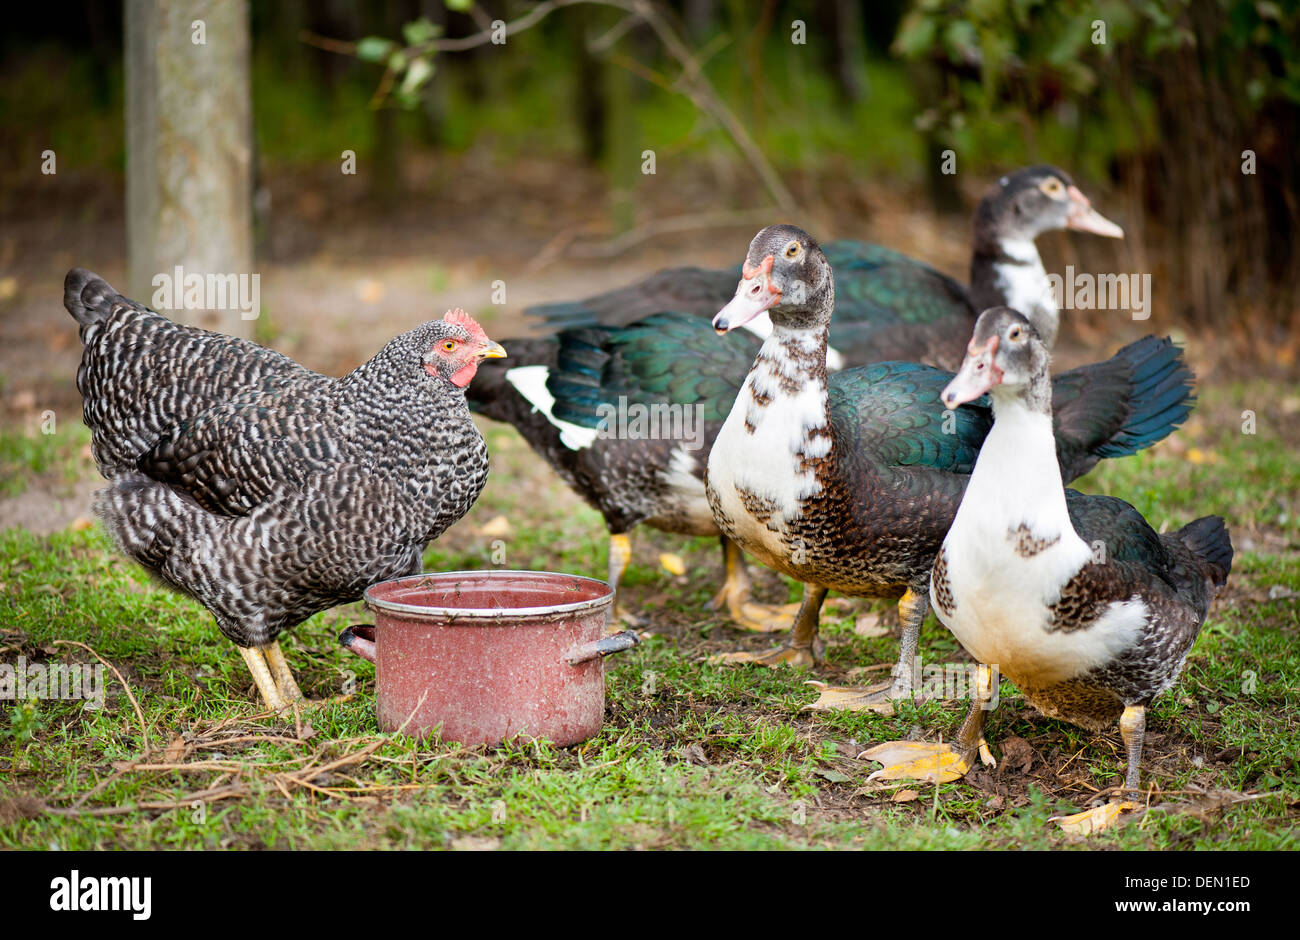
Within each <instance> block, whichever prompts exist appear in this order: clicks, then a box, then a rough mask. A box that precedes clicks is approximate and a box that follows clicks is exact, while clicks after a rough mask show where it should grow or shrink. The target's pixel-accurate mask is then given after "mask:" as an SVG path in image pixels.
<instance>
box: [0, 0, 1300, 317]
mask: <svg viewBox="0 0 1300 940" xmlns="http://www.w3.org/2000/svg"><path fill="white" fill-rule="evenodd" d="M534 6H535V5H534V4H531V3H524V2H516V0H485V2H481V3H478V4H472V3H471V2H470V0H377V2H371V3H364V4H361V3H351V2H345V0H324V2H308V0H276V2H272V0H254V2H253V3H252V5H251V14H252V34H253V69H252V74H253V104H254V120H255V139H256V145H257V148H258V161H257V163H258V169H259V173H260V174H262V175H269V174H274V173H296V172H299V171H302V170H306V169H308V168H311V167H323V166H331V167H335V168H336V167H337V165H338V161H339V158H340V151H341V150H342V149H343V147H344V146H346V148H348V149H351V150H354V151H356V153H357V155H358V157H359V158H361V159H364V160H367V161H371V162H372V163H373V165H375V166H376V167H378V171H377V172H375V173H374V174H373V176H372V178H373V181H374V182H373V188H372V190H371V191H370V193H369V196H370V198H372V199H373V201H374V205H375V207H376V208H377V209H378V210H379V211H382V210H383V209H384V208H385V207H388V206H393V205H395V204H397V203H399V202H400V201H401V199H402V198H403V195H404V194H403V186H404V185H405V184H404V176H403V174H402V172H401V166H402V165H403V161H404V160H407V159H409V158H411V157H412V155H424V156H431V157H433V158H435V159H436V158H437V157H438V155H440V154H442V155H447V154H460V155H462V156H463V155H467V154H472V155H473V156H474V158H475V159H483V160H487V161H490V162H491V164H492V165H493V166H495V167H497V168H499V172H500V174H501V185H502V186H504V187H508V186H509V185H510V173H511V167H512V161H515V160H518V159H520V158H523V157H528V158H536V157H544V158H547V159H551V160H555V161H557V162H559V163H561V164H564V163H569V164H572V165H573V166H574V167H575V168H578V169H580V170H583V171H587V170H590V171H594V172H596V173H599V174H601V175H602V176H603V178H604V179H605V181H606V184H607V186H608V206H607V208H608V213H609V216H610V218H611V224H612V228H613V231H620V230H624V229H626V228H628V227H629V226H631V225H633V224H635V214H634V213H633V212H631V211H629V210H628V204H629V202H635V201H636V199H637V191H638V188H639V187H640V186H642V185H643V182H642V180H641V179H640V176H641V174H640V164H641V161H642V146H641V142H643V141H653V142H654V144H653V146H654V149H655V150H656V154H657V158H658V160H659V162H660V165H661V166H662V165H663V163H664V161H665V160H667V159H670V158H671V159H673V160H675V161H677V162H678V165H680V163H681V162H682V161H693V162H695V163H697V164H699V165H700V166H701V167H706V168H709V171H710V172H713V173H715V174H722V175H725V176H728V177H729V178H735V179H738V180H739V181H740V183H741V185H740V187H739V191H740V192H741V194H742V196H741V197H740V198H741V199H742V200H747V205H741V206H736V205H730V204H729V205H726V206H719V207H718V208H755V207H761V206H764V205H771V204H772V202H771V199H772V193H771V192H770V191H768V192H765V191H764V187H763V186H762V184H761V179H760V178H759V177H757V176H755V175H754V173H753V166H752V161H750V162H747V161H746V160H745V159H744V157H743V156H742V154H741V153H740V151H738V150H737V148H736V147H735V146H734V141H733V136H732V135H729V134H728V133H727V132H726V131H725V130H724V129H723V127H722V126H720V125H719V123H718V122H717V121H715V120H712V119H711V118H709V117H708V116H707V115H706V114H704V113H702V111H701V109H700V108H699V107H698V106H697V103H696V102H693V101H692V100H691V99H690V98H689V97H687V96H684V95H683V94H680V93H679V91H678V89H679V87H680V86H679V85H678V84H677V79H678V77H679V76H680V74H681V72H682V67H681V64H680V62H679V61H678V60H676V59H674V57H673V56H672V55H671V54H670V51H669V50H666V49H665V47H664V44H663V42H662V41H661V37H659V36H657V35H656V33H655V32H654V31H653V30H651V29H649V28H648V27H647V26H646V25H645V24H644V23H643V22H631V23H626V22H624V20H625V13H624V11H623V10H620V9H616V8H613V7H610V6H607V5H604V4H601V3H590V4H588V3H584V4H579V5H575V6H569V7H565V8H562V9H558V10H556V11H554V12H553V13H552V14H551V15H549V16H546V17H545V18H543V19H541V20H540V21H539V22H538V23H537V24H536V25H535V26H533V27H532V28H529V29H527V30H525V31H522V32H519V33H518V34H516V35H512V36H511V38H510V39H509V47H510V50H511V53H512V54H510V55H501V54H500V47H497V46H493V45H484V46H479V47H477V48H473V49H469V50H466V51H457V52H441V51H440V52H432V51H430V44H431V43H435V42H437V41H439V40H444V39H450V38H456V37H466V36H470V35H473V34H475V33H478V32H480V31H481V30H482V29H483V28H484V27H485V26H486V25H487V24H488V23H489V22H490V21H491V20H494V19H498V18H500V19H503V20H507V21H509V20H513V19H516V18H518V17H520V16H524V15H527V14H528V13H529V11H530V10H531V9H533V8H534ZM656 8H657V9H659V10H661V11H662V12H663V16H664V18H665V20H666V21H667V22H669V23H670V24H671V25H672V28H673V29H674V31H675V32H676V33H677V34H678V35H680V36H681V37H682V39H683V40H684V42H685V43H686V44H687V45H688V46H689V48H690V49H691V50H692V52H693V54H694V56H695V61H697V62H698V63H699V64H700V66H701V68H702V69H703V74H704V76H705V77H706V78H707V79H708V81H709V82H710V83H711V86H712V88H713V90H715V91H716V93H717V96H718V99H719V100H720V101H721V102H722V103H723V104H724V106H725V107H726V108H727V109H729V110H730V112H731V113H733V114H734V115H735V116H736V117H737V118H738V120H739V122H740V123H741V124H742V125H743V127H744V128H745V129H746V130H747V131H748V133H749V134H750V135H751V136H752V138H753V139H754V141H755V142H756V143H757V145H758V148H759V149H760V150H761V152H762V154H763V155H764V156H765V158H766V160H767V161H769V162H770V164H771V165H772V166H773V167H775V169H776V171H777V173H778V174H779V175H780V178H781V180H782V182H783V183H784V184H785V185H787V186H788V187H789V189H790V191H791V192H792V193H794V194H795V196H796V197H797V198H799V199H801V200H803V199H804V198H805V197H807V198H811V196H809V194H810V192H811V191H812V190H815V189H816V187H817V186H818V185H819V181H821V180H825V179H829V178H838V179H859V180H872V181H877V182H883V183H886V184H890V185H899V186H910V187H915V188H916V189H917V191H918V192H925V193H928V196H929V199H930V200H931V201H932V203H933V206H934V208H935V210H936V211H940V212H954V211H961V212H967V211H969V200H970V194H969V192H965V191H963V190H961V189H959V188H958V183H959V181H960V180H961V179H963V178H964V175H965V174H974V175H976V176H982V177H989V176H992V175H996V174H997V173H1000V172H1003V171H1005V170H1007V169H1009V168H1013V167H1016V166H1019V165H1024V164H1028V163H1034V162H1052V163H1057V164H1059V165H1061V166H1063V167H1066V168H1068V169H1069V170H1070V171H1071V172H1072V173H1073V174H1074V175H1075V176H1076V177H1077V178H1079V179H1080V180H1086V181H1087V182H1088V185H1089V187H1090V190H1089V191H1094V192H1095V191H1096V190H1097V189H1100V190H1101V191H1103V192H1105V193H1106V202H1105V204H1106V206H1107V208H1108V214H1111V212H1110V210H1111V209H1112V208H1113V207H1115V206H1116V205H1117V204H1118V205H1119V206H1121V207H1122V208H1121V209H1120V210H1118V211H1116V212H1115V213H1113V214H1116V215H1118V216H1120V217H1121V218H1122V220H1123V221H1124V223H1125V227H1126V230H1127V231H1128V233H1129V246H1131V249H1132V252H1133V254H1132V259H1133V264H1134V265H1135V266H1136V267H1135V269H1136V270H1153V271H1155V272H1156V276H1157V277H1161V278H1163V280H1162V283H1163V284H1165V285H1168V286H1169V289H1168V290H1166V291H1164V292H1163V294H1164V299H1165V303H1166V304H1167V305H1168V309H1169V312H1170V313H1171V314H1172V315H1175V316H1180V317H1186V318H1189V319H1191V320H1193V321H1197V320H1199V321H1202V322H1210V321H1223V320H1225V319H1227V318H1228V317H1229V316H1233V317H1236V316H1239V315H1241V314H1242V312H1243V311H1245V312H1250V313H1254V314H1256V315H1261V314H1262V315H1263V317H1262V319H1264V320H1268V321H1271V322H1273V323H1275V324H1276V323H1289V322H1291V321H1292V320H1293V319H1294V318H1295V316H1296V312H1297V311H1296V306H1297V304H1296V295H1297V287H1298V286H1300V274H1298V272H1300V239H1298V238H1297V235H1300V161H1297V159H1296V141H1297V130H1298V128H1297V121H1298V115H1300V6H1298V5H1297V4H1295V3H1282V2H1268V0H1136V2H1121V0H1101V2H1095V3H1089V2H1084V0H965V2H963V0H882V2H864V3H860V4H859V3H855V2H852V0H781V2H777V0H765V2H748V0H665V2H659V3H658V4H657V7H656ZM7 16H8V20H9V22H8V23H7V26H6V31H5V35H4V38H3V40H2V43H3V45H2V46H0V49H2V50H3V62H2V65H0V76H2V78H3V81H0V113H3V114H4V118H3V121H4V124H5V128H6V130H5V136H6V140H7V145H6V147H4V148H3V152H2V153H0V179H2V180H3V183H4V189H5V195H4V196H3V198H2V199H0V213H6V214H9V213H15V212H23V211H33V206H32V205H31V204H29V203H28V202H26V201H24V200H23V198H22V197H21V196H20V195H18V194H17V192H16V190H17V188H18V185H19V183H20V182H21V180H22V179H23V178H24V177H26V176H30V171H31V160H30V159H29V158H30V156H31V154H32V153H34V152H35V153H39V152H40V151H42V150H44V149H45V148H47V147H49V148H52V149H55V150H56V151H57V152H58V153H59V159H60V161H62V166H63V167H69V166H71V167H75V168H77V171H78V172H92V171H99V172H102V173H107V174H117V175H119V176H120V174H121V173H122V170H123V165H124V147H123V139H122V136H123V127H122V124H123V122H122V52H121V49H122V35H121V31H122V11H121V7H120V5H119V4H114V3H98V2H94V0H86V2H84V3H69V4H62V3H47V4H41V5H22V6H19V7H15V8H12V9H11V10H10V11H8V14H7ZM796 21H801V22H802V23H803V24H804V36H803V38H804V39H805V43H804V44H798V43H796V42H795V41H793V37H794V36H795V24H796ZM1098 24H1100V25H1101V27H1102V29H1103V30H1104V35H1099V33H1098ZM623 27H627V28H625V29H624V28H623ZM611 31H613V32H611ZM1103 39H1104V41H1102V40H1103ZM358 40H360V41H361V42H359V43H358ZM331 41H334V42H336V43H344V44H351V43H358V44H357V45H356V46H354V47H352V48H351V49H350V53H349V54H341V53H340V52H339V51H337V50H335V51H331V49H330V48H321V46H322V45H324V46H329V45H330V44H331ZM593 43H594V44H595V45H596V48H593ZM340 48H345V47H340ZM421 49H424V50H426V52H427V54H418V53H419V51H420V50H421ZM413 50H414V51H415V53H417V54H412V51H413ZM345 51H348V50H347V49H346V48H345ZM395 56H396V57H397V58H394V57H395ZM392 66H398V67H397V68H393V67H392ZM630 140H633V141H636V144H635V145H627V142H628V141H630ZM947 149H951V150H953V151H955V153H956V155H957V166H958V174H957V177H953V176H947V175H944V174H943V173H941V172H940V162H941V160H940V154H941V153H942V151H944V150H947ZM1243 151H1252V152H1253V154H1254V170H1255V173H1254V174H1253V175H1251V174H1246V173H1243V172H1242V166H1243V160H1244V159H1245V157H1244V156H1243ZM440 185H443V186H446V187H454V186H455V185H456V182H455V180H454V179H443V180H442V181H441V183H440ZM733 197H734V193H731V192H729V191H726V188H725V187H723V188H721V189H720V190H719V200H725V199H731V198H733ZM848 234H852V233H848ZM861 234H865V233H861Z"/></svg>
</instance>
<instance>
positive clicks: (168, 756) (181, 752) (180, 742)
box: [162, 737, 185, 764]
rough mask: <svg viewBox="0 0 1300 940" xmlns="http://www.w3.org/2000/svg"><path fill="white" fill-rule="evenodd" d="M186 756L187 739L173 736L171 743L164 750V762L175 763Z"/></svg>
mask: <svg viewBox="0 0 1300 940" xmlns="http://www.w3.org/2000/svg"><path fill="white" fill-rule="evenodd" d="M184 756H185V739H184V738H182V737H175V738H172V740H171V743H170V744H168V745H167V747H166V748H164V750H163V752H162V757H163V763H165V764H174V763H176V762H177V761H179V760H181V759H182V758H183V757H184Z"/></svg>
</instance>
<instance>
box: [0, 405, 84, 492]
mask: <svg viewBox="0 0 1300 940" xmlns="http://www.w3.org/2000/svg"><path fill="white" fill-rule="evenodd" d="M50 415H51V418H50V423H49V424H48V425H47V426H46V427H48V429H49V432H50V433H45V430H44V429H43V428H41V427H34V428H19V429H13V428H10V429H4V428H0V496H21V495H22V494H23V493H24V492H25V491H26V490H27V487H28V484H29V483H30V482H31V481H32V480H33V479H34V478H36V477H45V478H47V479H49V478H52V479H53V480H54V481H55V482H56V483H63V484H71V483H75V482H76V481H77V480H78V478H79V477H80V475H81V473H82V469H83V463H84V461H83V458H82V450H83V448H85V447H86V446H87V445H88V444H89V443H90V431H89V430H88V429H87V428H86V426H85V425H84V424H82V423H81V422H80V421H77V422H76V423H75V424H74V423H68V422H66V421H64V422H60V423H54V421H53V417H52V415H53V413H52V412H51V413H50Z"/></svg>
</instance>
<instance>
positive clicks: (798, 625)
mask: <svg viewBox="0 0 1300 940" xmlns="http://www.w3.org/2000/svg"><path fill="white" fill-rule="evenodd" d="M824 600H826V588H824V587H822V586H821V585H820V584H805V585H804V586H803V603H802V604H800V605H799V613H798V615H797V616H796V617H795V618H794V632H793V633H792V634H791V636H790V641H789V642H788V643H785V644H783V645H781V646H778V647H776V648H775V649H771V650H768V651H767V652H766V653H722V654H720V655H718V656H713V657H711V658H710V662H715V663H757V664H758V665H760V666H781V665H789V666H815V665H817V662H818V660H820V659H821V656H820V654H819V651H818V650H817V648H816V647H817V621H818V618H819V616H820V615H821V609H822V601H824Z"/></svg>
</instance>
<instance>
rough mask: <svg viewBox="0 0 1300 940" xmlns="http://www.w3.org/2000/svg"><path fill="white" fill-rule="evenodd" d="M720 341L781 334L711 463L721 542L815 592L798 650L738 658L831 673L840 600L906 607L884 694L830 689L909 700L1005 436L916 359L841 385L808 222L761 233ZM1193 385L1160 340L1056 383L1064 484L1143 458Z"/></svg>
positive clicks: (855, 375) (822, 267) (1056, 431)
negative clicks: (826, 635)
mask: <svg viewBox="0 0 1300 940" xmlns="http://www.w3.org/2000/svg"><path fill="white" fill-rule="evenodd" d="M743 275H744V276H743V279H742V280H741V282H740V284H739V286H738V288H737V291H736V295H735V297H734V299H733V300H732V302H731V303H730V304H728V305H727V306H726V307H725V308H724V309H723V310H722V311H721V312H720V313H719V314H718V316H717V319H716V320H715V322H714V325H715V327H716V329H717V330H718V331H719V332H726V331H729V330H732V329H736V328H738V327H740V326H741V325H743V324H744V323H745V322H746V321H747V320H748V319H752V318H753V317H755V316H757V315H758V314H759V313H762V312H763V311H767V312H768V314H769V315H770V317H771V320H772V323H773V333H772V335H771V336H770V337H769V338H768V339H767V340H766V341H765V342H764V343H763V346H762V348H761V349H760V350H759V353H758V356H757V357H756V358H755V360H754V363H753V366H752V368H751V369H750V372H749V375H748V377H747V378H746V379H745V383H744V386H743V388H742V389H741V392H740V394H739V395H738V396H737V398H736V402H735V405H734V406H733V407H732V409H731V413H730V415H728V417H727V420H726V422H725V424H724V425H723V427H722V430H721V431H720V432H719V434H718V438H717V440H716V441H715V442H714V445H713V449H712V452H711V454H710V457H709V467H708V479H707V494H708V500H709V505H710V506H711V507H712V509H713V514H714V517H715V519H716V520H717V522H718V526H719V528H720V529H721V530H722V533H723V534H724V535H725V536H727V537H728V538H730V539H732V540H733V541H735V542H736V543H737V544H738V545H739V546H740V547H741V549H743V550H744V551H746V552H748V553H750V554H752V555H754V556H755V557H756V558H758V559H759V560H760V561H762V562H763V563H764V564H766V565H769V566H770V567H772V568H775V569H776V570H778V571H781V572H783V573H785V574H787V575H789V576H790V577H793V578H796V579H798V580H799V581H802V582H803V583H804V585H805V589H804V600H803V605H802V607H801V608H800V611H799V614H798V616H797V618H796V621H795V627H794V633H793V636H792V638H791V641H790V643H789V644H788V645H785V646H783V647H780V648H778V649H776V650H773V651H771V652H769V653H765V654H762V655H757V656H756V655H751V654H747V653H743V654H733V655H732V657H731V658H733V659H736V660H743V661H757V662H760V663H763V664H765V665H775V664H778V663H783V662H791V663H796V664H800V665H812V664H814V663H815V662H816V661H817V658H818V650H817V649H816V645H815V640H816V636H817V626H818V615H819V611H820V608H821V605H822V601H823V599H824V598H825V596H826V592H827V590H837V591H840V592H842V593H844V594H848V595H855V596H865V597H896V598H900V600H899V613H900V615H901V617H902V622H903V644H902V651H901V654H900V658H899V663H898V666H897V667H896V668H895V674H894V681H893V683H892V684H890V687H889V688H888V689H885V690H882V691H881V692H880V693H876V694H869V693H862V692H860V691H858V690H828V691H827V692H826V693H825V695H824V698H823V700H822V704H824V705H828V706H829V705H834V706H835V707H869V706H870V705H873V704H876V703H878V702H879V701H880V700H881V698H883V697H888V696H893V695H899V694H903V693H905V692H907V691H908V684H909V680H910V678H911V676H912V670H913V662H914V657H915V652H916V643H917V638H918V635H919V631H920V626H921V622H922V620H923V619H924V617H925V614H926V610H927V608H928V594H929V577H930V568H931V566H932V565H933V563H934V560H935V556H936V555H937V553H938V551H939V548H940V545H941V544H942V543H943V538H944V536H945V535H946V534H947V531H948V527H949V526H950V525H951V524H952V520H953V517H954V516H955V515H956V512H957V507H958V505H959V504H960V503H961V498H962V492H963V491H964V490H965V488H966V483H967V481H968V480H969V478H970V477H969V475H970V472H971V470H972V468H973V467H974V465H975V459H976V456H977V455H978V454H979V452H980V447H981V445H982V444H983V442H984V438H985V436H986V435H987V434H988V432H989V428H990V427H991V425H992V413H991V411H990V409H989V407H988V405H987V404H985V403H983V402H977V403H972V404H969V405H965V406H963V407H961V408H958V409H957V410H955V411H948V410H947V409H946V408H945V406H944V403H943V402H942V401H941V400H940V393H941V392H942V391H943V389H944V387H945V386H946V385H947V384H948V382H949V381H950V380H951V379H952V373H949V372H943V371H941V370H938V369H933V368H930V367H929V366H924V365H919V364H917V363H904V362H885V363H877V364H875V365H871V366H863V367H859V368H856V369H849V370H846V371H843V372H839V373H836V374H834V375H828V373H827V370H826V360H825V348H826V341H827V333H828V327H829V325H830V323H831V314H832V310H833V307H834V299H833V298H834V296H835V290H834V277H833V274H832V271H831V266H830V264H829V263H828V261H827V260H826V257H825V255H824V254H823V253H822V251H821V249H820V248H819V247H818V245H817V243H816V242H815V241H814V240H813V239H812V237H811V236H809V235H808V234H807V233H806V232H804V231H802V230H800V229H797V228H795V227H793V226H788V225H778V226H771V227H769V228H766V229H764V230H763V231H761V232H759V233H758V235H757V236H756V237H755V238H754V240H753V242H752V243H751V245H750V248H749V254H748V257H747V258H746V261H745V264H744V268H743ZM1190 382H1191V375H1190V373H1189V372H1188V371H1187V369H1186V367H1185V366H1184V365H1183V363H1182V361H1181V354H1180V352H1179V350H1178V349H1177V348H1175V347H1174V346H1173V344H1172V343H1170V342H1169V341H1168V340H1159V339H1156V338H1154V337H1148V338H1146V339H1143V340H1140V341H1138V342H1136V343H1133V344H1131V345H1129V346H1127V347H1125V348H1124V349H1122V350H1120V351H1119V352H1118V353H1117V354H1116V355H1115V356H1114V357H1112V358H1111V359H1109V360H1107V361H1105V362H1101V363H1096V364H1093V365H1089V366H1085V367H1082V368H1079V369H1074V370H1071V371H1070V372H1067V373H1064V374H1063V375H1061V376H1059V377H1057V379H1056V380H1055V381H1054V382H1053V383H1052V386H1051V395H1052V398H1053V405H1054V408H1055V413H1054V421H1053V424H1052V441H1053V447H1054V449H1055V453H1056V457H1057V459H1058V460H1059V464H1060V471H1059V475H1060V476H1062V477H1064V478H1065V479H1066V480H1073V479H1075V478H1076V477H1078V476H1080V475H1082V474H1083V473H1086V472H1087V471H1088V470H1089V469H1091V468H1092V467H1093V466H1094V465H1095V464H1096V463H1097V461H1098V460H1100V459H1102V458H1103V457H1118V456H1124V455H1127V454H1132V453H1135V452H1136V451H1138V450H1141V449H1142V448H1144V447H1147V446H1150V445H1151V444H1153V443H1154V442H1156V441H1158V440H1160V439H1161V438H1163V437H1165V436H1166V435H1167V434H1169V433H1170V432H1171V431H1172V430H1173V429H1174V427H1175V426H1176V425H1177V424H1178V423H1179V422H1181V421H1182V420H1183V419H1184V418H1185V417H1186V416H1187V414H1188V411H1189V407H1190V400H1191V396H1190Z"/></svg>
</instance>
